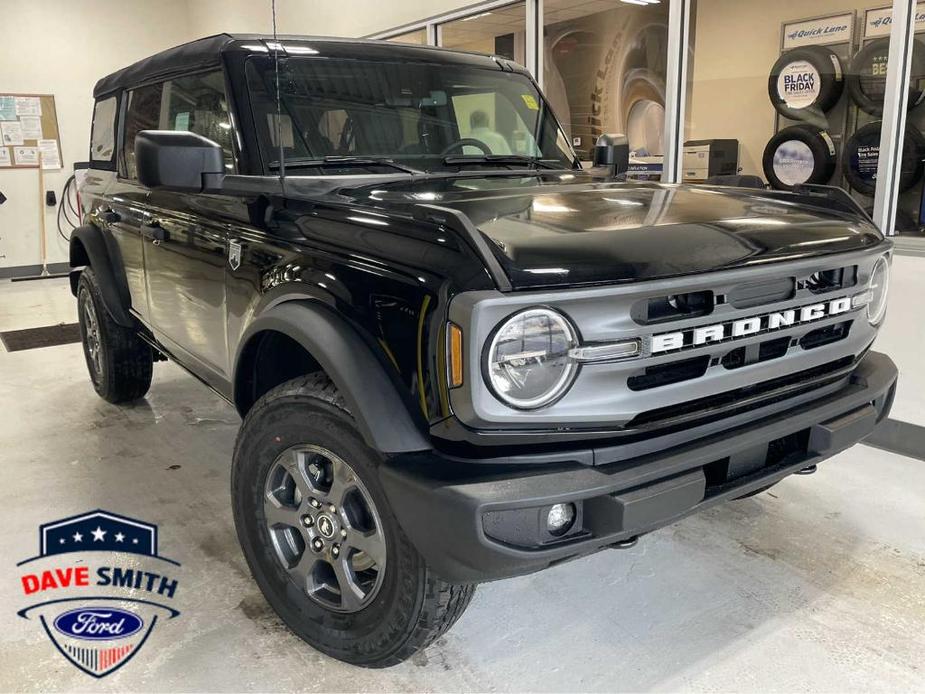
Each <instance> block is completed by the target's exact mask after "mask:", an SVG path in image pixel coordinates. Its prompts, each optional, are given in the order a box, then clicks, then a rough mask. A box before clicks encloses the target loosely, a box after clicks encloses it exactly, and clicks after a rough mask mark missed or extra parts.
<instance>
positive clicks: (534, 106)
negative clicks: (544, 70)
mask: <svg viewBox="0 0 925 694" xmlns="http://www.w3.org/2000/svg"><path fill="white" fill-rule="evenodd" d="M520 98H521V99H523V100H524V103H525V104H526V105H527V108H529V109H530V110H531V111H539V110H540V105H539V103H537V101H536V97H535V96H533V94H521V95H520Z"/></svg>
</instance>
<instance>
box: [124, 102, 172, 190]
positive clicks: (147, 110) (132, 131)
mask: <svg viewBox="0 0 925 694" xmlns="http://www.w3.org/2000/svg"><path fill="white" fill-rule="evenodd" d="M163 88H164V85H162V84H152V85H150V86H147V87H139V88H138V89H133V90H132V91H130V92H129V93H128V106H127V107H126V110H125V136H124V137H123V139H122V170H123V173H124V174H125V176H126V178H135V136H136V135H137V134H138V133H139V132H141V131H142V130H157V129H159V127H160V122H161V94H162V93H163Z"/></svg>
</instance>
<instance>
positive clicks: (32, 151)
mask: <svg viewBox="0 0 925 694" xmlns="http://www.w3.org/2000/svg"><path fill="white" fill-rule="evenodd" d="M13 160H14V161H15V162H16V166H38V163H39V148H38V147H14V148H13Z"/></svg>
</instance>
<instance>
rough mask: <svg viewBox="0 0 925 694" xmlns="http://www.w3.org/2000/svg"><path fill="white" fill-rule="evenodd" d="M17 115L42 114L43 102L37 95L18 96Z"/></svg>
mask: <svg viewBox="0 0 925 694" xmlns="http://www.w3.org/2000/svg"><path fill="white" fill-rule="evenodd" d="M16 115H17V116H41V115H42V102H41V100H40V99H39V98H38V97H37V96H17V97H16Z"/></svg>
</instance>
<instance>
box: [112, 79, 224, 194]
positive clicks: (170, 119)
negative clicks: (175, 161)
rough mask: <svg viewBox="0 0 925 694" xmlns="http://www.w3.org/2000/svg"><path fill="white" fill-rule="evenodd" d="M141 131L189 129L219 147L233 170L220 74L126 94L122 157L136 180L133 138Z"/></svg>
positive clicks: (129, 174)
mask: <svg viewBox="0 0 925 694" xmlns="http://www.w3.org/2000/svg"><path fill="white" fill-rule="evenodd" d="M142 130H188V131H189V132H194V133H196V134H197V135H202V136H203V137H207V138H209V139H210V140H212V141H213V142H216V143H218V144H219V145H221V147H222V150H223V152H224V155H225V166H226V168H228V169H229V170H231V169H233V168H234V155H233V152H232V147H231V122H230V119H229V117H228V102H227V100H226V99H225V86H224V79H223V76H222V73H221V72H220V71H216V72H209V73H204V74H201V75H190V76H188V77H179V78H177V79H173V80H168V81H167V82H163V83H161V84H157V85H151V86H147V87H140V88H138V89H135V90H133V91H131V92H130V93H129V98H128V109H127V112H126V117H125V141H124V145H123V157H124V162H125V167H124V168H125V174H126V176H128V177H129V178H135V136H136V135H137V134H138V133H139V132H140V131H142Z"/></svg>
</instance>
